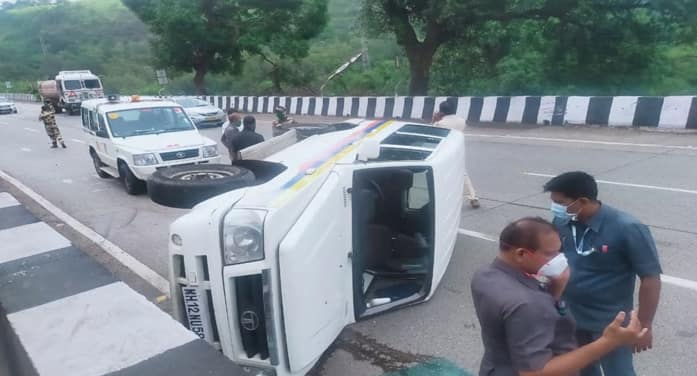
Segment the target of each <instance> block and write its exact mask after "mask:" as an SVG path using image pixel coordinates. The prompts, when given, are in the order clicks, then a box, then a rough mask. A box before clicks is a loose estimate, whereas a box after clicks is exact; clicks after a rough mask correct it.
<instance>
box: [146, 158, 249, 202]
mask: <svg viewBox="0 0 697 376" xmlns="http://www.w3.org/2000/svg"><path fill="white" fill-rule="evenodd" d="M255 180H256V177H255V176H254V173H253V172H252V171H250V170H248V169H246V168H243V167H238V166H229V165H219V164H204V165H194V166H177V167H170V168H165V169H162V170H158V171H155V173H154V174H152V176H150V178H149V179H148V194H149V195H150V199H151V200H152V201H154V202H156V203H158V204H160V205H164V206H169V207H172V208H180V209H190V208H193V207H194V206H195V205H196V204H198V203H199V202H202V201H205V200H207V199H209V198H211V197H215V196H217V195H219V194H222V193H225V192H228V191H231V190H233V189H237V188H242V187H246V186H250V185H252V184H254V182H255Z"/></svg>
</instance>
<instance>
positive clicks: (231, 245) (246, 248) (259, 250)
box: [223, 209, 266, 265]
mask: <svg viewBox="0 0 697 376" xmlns="http://www.w3.org/2000/svg"><path fill="white" fill-rule="evenodd" d="M265 216H266V212H264V211H259V210H247V209H232V210H230V211H229V212H228V213H227V214H226V215H225V218H224V219H223V264H224V265H235V264H242V263H245V262H251V261H259V260H263V259H264V233H263V228H264V217H265Z"/></svg>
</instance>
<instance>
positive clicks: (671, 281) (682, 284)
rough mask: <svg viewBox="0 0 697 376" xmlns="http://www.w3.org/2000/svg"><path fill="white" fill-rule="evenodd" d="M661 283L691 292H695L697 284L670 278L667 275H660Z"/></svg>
mask: <svg viewBox="0 0 697 376" xmlns="http://www.w3.org/2000/svg"><path fill="white" fill-rule="evenodd" d="M661 281H663V282H665V283H667V284H669V285H674V286H680V287H684V288H686V289H690V290H693V291H697V282H695V281H690V280H689V279H684V278H678V277H671V276H669V275H665V274H661Z"/></svg>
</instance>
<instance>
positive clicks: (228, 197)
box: [153, 120, 465, 376]
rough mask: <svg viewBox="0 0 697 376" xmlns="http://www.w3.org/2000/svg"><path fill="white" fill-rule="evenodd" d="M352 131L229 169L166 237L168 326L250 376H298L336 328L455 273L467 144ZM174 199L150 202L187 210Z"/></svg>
mask: <svg viewBox="0 0 697 376" xmlns="http://www.w3.org/2000/svg"><path fill="white" fill-rule="evenodd" d="M350 123H352V124H353V128H352V129H348V130H343V131H335V132H331V133H327V134H323V135H317V136H312V137H309V138H306V139H304V140H302V141H300V142H298V143H295V144H292V142H291V144H292V145H291V146H288V147H286V148H284V149H283V150H281V151H279V152H276V153H274V154H272V155H271V156H269V157H267V158H265V160H257V161H242V162H238V163H239V164H238V165H237V166H226V167H225V168H227V169H228V171H230V172H231V173H232V175H235V174H239V176H240V180H241V181H240V183H239V187H238V188H236V189H232V190H230V191H228V192H226V193H222V194H219V195H217V196H214V197H212V198H210V199H207V200H205V201H203V202H200V203H198V204H197V205H196V206H195V207H194V208H193V210H192V211H191V212H189V213H188V214H186V215H184V216H183V217H181V218H179V219H178V220H177V221H175V222H174V223H173V224H172V225H171V227H170V244H169V253H170V275H171V287H172V291H171V296H172V300H173V304H174V313H175V316H176V317H177V318H178V319H179V320H180V321H181V322H182V323H183V324H184V325H185V326H186V327H188V328H189V329H190V330H192V331H194V332H195V333H197V334H198V335H199V337H201V338H202V339H204V340H206V341H208V342H209V343H210V344H212V345H213V346H215V347H217V348H219V349H220V350H222V352H223V353H224V354H225V355H226V356H228V357H229V358H230V359H232V360H233V361H234V362H236V363H238V364H240V365H242V366H246V367H250V368H253V369H255V370H256V372H258V373H255V374H258V375H278V376H284V375H304V374H306V373H307V372H308V371H309V370H310V369H311V368H312V367H313V366H314V365H315V363H316V362H317V361H318V359H319V358H320V356H321V355H322V353H323V352H324V351H325V350H326V349H327V348H328V347H329V346H330V344H331V343H332V342H333V341H334V340H335V339H336V337H337V336H338V335H339V333H340V332H341V330H342V329H343V328H344V327H345V326H347V325H349V324H351V323H353V322H355V321H357V320H361V319H365V318H367V317H370V316H372V315H375V314H379V313H382V312H386V311H389V310H394V309H398V308H401V307H404V306H408V305H412V304H416V303H421V302H425V301H427V300H429V299H430V298H431V297H432V296H433V294H434V291H435V290H436V288H437V287H438V284H439V283H440V281H441V279H442V277H443V274H444V273H445V270H446V268H447V266H448V263H449V262H450V258H451V256H452V254H453V249H454V246H455V241H456V237H457V232H458V228H459V222H460V208H461V205H462V202H463V184H464V169H465V144H464V135H463V134H462V133H461V132H458V131H451V130H448V129H443V128H437V127H433V126H427V125H420V124H414V123H408V122H401V121H361V120H352V121H350ZM294 132H295V131H294V130H291V131H290V132H288V133H286V134H284V135H283V136H280V137H278V138H276V139H287V138H291V137H295V136H294ZM276 139H272V140H270V141H267V143H268V142H277V143H283V142H282V141H278V140H276ZM258 147H259V148H265V147H266V146H264V144H260V145H259V146H258ZM253 148H255V147H253ZM244 154H245V151H243V155H244ZM206 168H207V167H206V166H191V167H182V168H180V169H179V171H178V173H180V174H181V173H182V172H183V171H185V170H186V171H189V172H190V173H196V172H197V171H198V172H200V173H202V174H205V173H206ZM175 170H176V169H175ZM158 174H159V173H156V174H155V175H154V176H153V178H154V177H155V176H156V175H158ZM250 174H251V177H250ZM235 176H236V175H235ZM160 178H162V176H160ZM210 178H211V179H215V178H214V177H213V176H211V177H210ZM204 181H205V180H204ZM192 192H193V191H189V193H190V194H191V193H192ZM209 193H210V192H209ZM205 196H206V195H204V196H202V197H200V198H201V199H203V198H205ZM175 197H180V198H181V197H183V196H181V195H180V196H174V195H173V196H159V197H158V200H155V201H158V202H160V203H164V204H170V205H171V206H178V207H183V206H184V205H179V204H182V202H181V201H177V199H176V198H175ZM162 198H164V200H159V199H162ZM169 199H172V200H171V201H169V202H167V201H168V200H169ZM194 204H195V202H188V203H187V205H194Z"/></svg>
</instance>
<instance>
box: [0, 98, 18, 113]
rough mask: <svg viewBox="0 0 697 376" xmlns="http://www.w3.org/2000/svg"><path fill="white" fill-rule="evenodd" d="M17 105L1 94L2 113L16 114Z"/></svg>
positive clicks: (0, 107)
mask: <svg viewBox="0 0 697 376" xmlns="http://www.w3.org/2000/svg"><path fill="white" fill-rule="evenodd" d="M16 113H17V106H15V104H14V102H12V101H11V100H9V99H7V98H5V97H2V96H0V114H16Z"/></svg>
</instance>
